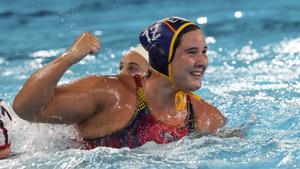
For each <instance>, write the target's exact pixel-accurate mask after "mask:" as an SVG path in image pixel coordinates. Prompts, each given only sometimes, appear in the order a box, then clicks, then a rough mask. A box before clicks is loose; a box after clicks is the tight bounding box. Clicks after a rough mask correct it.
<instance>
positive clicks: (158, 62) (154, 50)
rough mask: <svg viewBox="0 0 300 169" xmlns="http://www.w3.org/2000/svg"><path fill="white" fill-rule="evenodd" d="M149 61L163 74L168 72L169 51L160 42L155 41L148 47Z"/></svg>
mask: <svg viewBox="0 0 300 169" xmlns="http://www.w3.org/2000/svg"><path fill="white" fill-rule="evenodd" d="M148 51H149V56H151V57H149V63H150V65H152V67H153V68H154V69H155V70H157V71H159V72H160V73H163V74H165V75H166V74H168V67H167V66H166V65H168V56H167V52H166V51H165V50H164V49H163V48H162V47H161V46H160V45H159V44H158V43H154V44H152V45H151V46H150V48H149V49H148Z"/></svg>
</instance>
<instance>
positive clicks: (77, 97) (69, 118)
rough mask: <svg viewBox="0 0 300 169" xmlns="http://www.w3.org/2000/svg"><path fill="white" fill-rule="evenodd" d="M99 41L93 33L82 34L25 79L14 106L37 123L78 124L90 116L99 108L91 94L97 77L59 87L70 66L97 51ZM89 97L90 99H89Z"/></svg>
mask: <svg viewBox="0 0 300 169" xmlns="http://www.w3.org/2000/svg"><path fill="white" fill-rule="evenodd" d="M99 49H100V43H99V42H98V40H97V38H96V37H94V36H93V35H92V34H90V33H83V34H81V35H80V36H79V37H78V38H77V39H76V40H75V42H74V43H73V45H72V46H71V48H69V49H68V50H67V51H66V52H65V53H63V54H62V55H61V56H59V57H57V58H56V59H55V60H53V61H52V62H50V63H49V64H47V65H45V66H44V67H42V68H41V69H39V70H38V71H36V72H35V73H33V74H32V75H31V77H30V78H29V79H28V80H27V81H26V83H25V84H24V86H23V88H22V89H21V90H20V92H19V93H18V94H17V96H16V97H15V100H14V102H13V109H14V111H15V112H16V113H17V115H18V116H20V117H21V118H23V119H25V120H28V121H34V122H52V123H76V122H81V121H83V120H85V119H86V118H88V117H89V116H91V114H93V113H94V112H95V110H96V106H97V105H95V100H93V99H95V98H96V97H94V96H92V92H90V91H89V90H91V89H92V86H93V85H96V84H97V80H96V79H95V78H92V77H89V78H86V79H81V80H78V81H76V82H74V83H71V84H68V85H64V86H57V84H58V81H59V80H60V78H61V77H62V76H63V74H64V73H65V72H66V71H67V70H68V68H69V67H70V66H72V65H74V64H76V63H77V62H79V61H80V60H82V59H83V58H84V57H85V56H86V55H87V54H88V53H90V52H97V51H98V50H99ZM89 96H90V98H89V99H90V101H89V102H86V101H84V99H85V100H86V99H87V97H89Z"/></svg>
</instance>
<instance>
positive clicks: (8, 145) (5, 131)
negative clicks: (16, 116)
mask: <svg viewBox="0 0 300 169" xmlns="http://www.w3.org/2000/svg"><path fill="white" fill-rule="evenodd" d="M0 101H1V99H0ZM0 106H1V113H2V115H3V116H5V114H7V116H8V118H9V119H10V120H12V119H11V116H10V114H9V113H8V111H7V110H6V109H5V108H4V107H3V106H2V105H0ZM0 117H1V116H0ZM0 129H1V130H2V132H3V135H4V139H5V141H4V144H3V145H1V146H0V150H5V149H7V148H9V147H10V145H11V144H10V143H9V142H8V134H7V129H6V128H5V127H4V123H3V121H2V120H0Z"/></svg>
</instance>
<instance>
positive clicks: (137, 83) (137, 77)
mask: <svg viewBox="0 0 300 169" xmlns="http://www.w3.org/2000/svg"><path fill="white" fill-rule="evenodd" d="M133 78H134V81H135V83H136V86H137V87H142V80H141V77H140V75H139V74H135V75H134V76H133Z"/></svg>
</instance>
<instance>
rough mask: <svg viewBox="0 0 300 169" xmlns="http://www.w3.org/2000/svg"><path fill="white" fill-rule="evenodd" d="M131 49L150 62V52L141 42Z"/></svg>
mask: <svg viewBox="0 0 300 169" xmlns="http://www.w3.org/2000/svg"><path fill="white" fill-rule="evenodd" d="M129 51H134V52H136V53H138V54H139V55H141V56H142V57H143V58H144V59H145V60H146V61H147V62H149V56H148V52H147V51H146V50H145V49H144V48H143V46H142V45H141V44H138V45H137V46H136V47H131V48H130V49H129Z"/></svg>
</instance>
